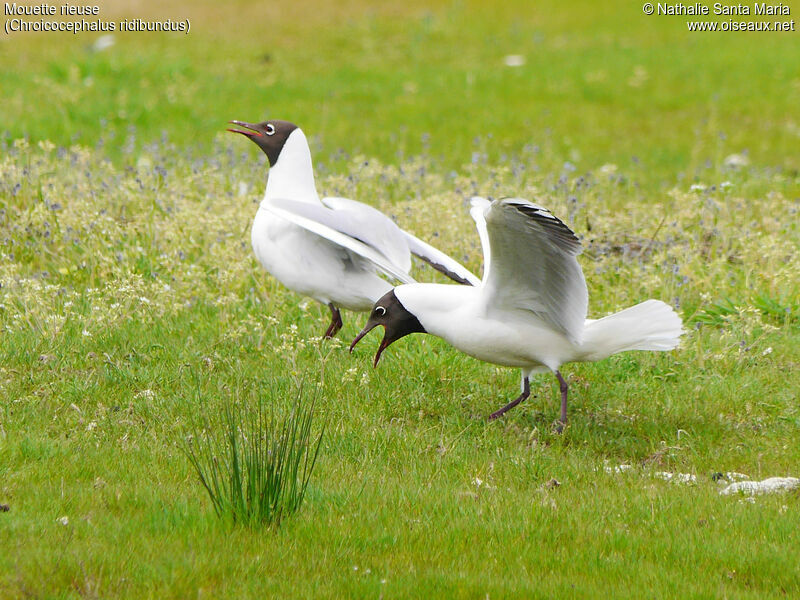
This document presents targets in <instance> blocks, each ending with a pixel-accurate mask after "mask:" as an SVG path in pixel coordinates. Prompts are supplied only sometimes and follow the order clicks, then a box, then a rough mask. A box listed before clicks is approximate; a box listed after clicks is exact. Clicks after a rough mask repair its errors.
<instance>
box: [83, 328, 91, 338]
mask: <svg viewBox="0 0 800 600" xmlns="http://www.w3.org/2000/svg"><path fill="white" fill-rule="evenodd" d="M82 334H83V337H92V334H91V333H89V330H88V329H84V330H83V331H82Z"/></svg>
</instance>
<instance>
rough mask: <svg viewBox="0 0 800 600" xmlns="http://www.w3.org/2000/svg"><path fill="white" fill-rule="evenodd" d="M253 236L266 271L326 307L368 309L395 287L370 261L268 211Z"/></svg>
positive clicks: (255, 225)
mask: <svg viewBox="0 0 800 600" xmlns="http://www.w3.org/2000/svg"><path fill="white" fill-rule="evenodd" d="M251 237H252V242H253V252H254V253H255V255H256V258H258V261H259V262H260V263H261V265H262V266H263V267H264V268H265V269H266V270H267V271H269V272H270V273H271V274H272V275H273V276H274V277H275V278H276V279H277V280H278V281H280V282H281V283H282V284H283V285H285V286H286V287H287V288H289V289H291V290H293V291H295V292H297V293H299V294H302V295H304V296H310V297H311V298H314V299H315V300H317V301H319V302H321V303H323V304H328V303H330V302H332V303H333V304H335V305H336V306H338V307H341V308H346V309H348V310H355V311H366V310H370V309H371V308H372V305H373V303H374V302H375V300H377V299H378V298H380V297H381V296H382V295H383V294H385V293H386V292H387V291H388V290H390V289H391V287H392V286H391V285H390V284H389V283H388V282H387V281H386V280H384V279H382V278H381V277H379V276H378V275H377V274H376V273H375V269H374V268H373V266H372V265H371V264H370V263H369V262H368V261H367V260H365V259H363V258H361V257H358V256H356V255H354V254H353V253H351V252H349V251H347V250H345V249H344V248H342V247H341V246H339V245H337V244H334V243H333V242H330V241H328V240H326V239H323V238H321V237H320V236H318V235H316V234H314V233H311V232H310V231H307V230H305V229H303V228H302V227H299V226H297V225H294V224H293V223H290V222H288V221H286V220H285V219H282V218H280V217H278V216H275V215H273V214H272V213H270V212H268V211H266V210H264V209H259V211H258V212H257V213H256V217H255V219H254V220H253V229H252V236H251Z"/></svg>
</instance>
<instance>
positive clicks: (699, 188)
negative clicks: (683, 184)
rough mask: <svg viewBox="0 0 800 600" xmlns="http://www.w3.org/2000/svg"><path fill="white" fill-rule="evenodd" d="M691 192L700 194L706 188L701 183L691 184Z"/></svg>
mask: <svg viewBox="0 0 800 600" xmlns="http://www.w3.org/2000/svg"><path fill="white" fill-rule="evenodd" d="M689 189H690V190H691V191H692V192H702V191H704V190H705V189H706V186H705V185H703V184H702V183H693V184H692V187H690V188H689Z"/></svg>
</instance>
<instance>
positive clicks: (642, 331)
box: [581, 300, 683, 361]
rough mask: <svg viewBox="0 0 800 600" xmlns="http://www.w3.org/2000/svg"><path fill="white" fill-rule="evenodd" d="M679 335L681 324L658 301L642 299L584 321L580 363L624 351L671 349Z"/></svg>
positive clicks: (670, 309) (665, 306)
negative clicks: (628, 305)
mask: <svg viewBox="0 0 800 600" xmlns="http://www.w3.org/2000/svg"><path fill="white" fill-rule="evenodd" d="M682 334H683V323H682V322H681V318H680V317H679V316H678V315H677V313H676V312H675V311H674V310H672V308H671V307H670V306H669V305H667V304H664V303H663V302H661V301H660V300H646V301H644V302H642V303H641V304H637V305H636V306H631V307H630V308H626V309H625V310H621V311H619V312H618V313H614V314H613V315H609V316H607V317H603V318H602V319H598V320H597V321H587V322H586V326H585V328H584V330H583V341H582V343H581V349H582V350H583V351H584V352H585V355H584V358H583V360H588V361H595V360H602V359H604V358H606V357H608V356H611V355H612V354H616V353H618V352H625V351H626V350H657V351H659V350H660V351H666V350H672V349H673V348H675V346H677V345H678V343H679V341H680V336H681V335H682Z"/></svg>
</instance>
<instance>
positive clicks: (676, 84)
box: [0, 0, 800, 599]
mask: <svg viewBox="0 0 800 600" xmlns="http://www.w3.org/2000/svg"><path fill="white" fill-rule="evenodd" d="M101 17H102V18H104V19H114V20H118V19H121V18H132V17H136V18H142V19H146V20H155V19H163V18H172V19H183V18H188V19H190V20H191V23H192V31H191V33H190V34H189V35H180V34H140V33H137V34H116V35H115V38H114V39H115V43H114V44H113V45H112V46H111V47H109V48H107V49H105V50H103V51H94V50H92V47H93V45H94V44H95V42H96V41H97V39H98V36H96V35H92V34H83V35H79V36H70V35H64V36H58V35H47V34H41V35H14V36H0V74H2V85H1V86H0V243H2V246H0V336H2V337H0V504H4V505H8V506H9V507H10V509H9V512H7V513H3V516H0V520H2V524H3V526H2V527H0V548H3V549H4V552H2V553H0V597H2V598H3V599H5V598H30V597H42V598H48V597H53V598H98V597H104V598H105V597H128V598H144V597H158V598H181V599H183V598H187V597H199V596H201V595H202V596H204V597H220V598H225V597H269V596H270V594H271V595H272V597H297V596H301V597H332V598H342V597H396V598H414V597H418V598H437V597H441V598H450V597H453V598H455V597H463V598H476V597H486V596H490V597H492V598H496V597H513V596H515V597H525V598H531V597H549V598H552V597H563V596H564V595H566V594H570V593H571V594H572V595H573V596H576V597H596V596H597V595H599V593H602V592H601V591H600V590H602V591H603V592H605V590H614V593H613V596H614V597H631V598H639V597H641V596H642V590H647V594H649V595H650V596H652V597H663V598H673V597H676V596H678V597H730V598H745V597H750V598H764V597H768V596H769V595H770V594H772V595H774V596H776V597H791V596H792V595H793V594H794V596H797V595H798V590H800V579H799V578H798V574H797V570H796V568H795V567H793V565H796V564H797V562H798V552H800V550H799V549H798V545H797V543H796V532H797V518H796V515H797V510H796V508H797V505H798V500H800V496H798V494H797V493H794V494H790V495H781V496H773V497H766V498H759V499H758V500H757V501H756V502H755V503H752V504H751V503H750V502H746V501H745V499H743V498H731V497H726V496H720V495H719V492H718V490H719V489H721V487H720V486H719V485H718V484H717V483H715V482H714V480H712V478H711V475H712V474H713V473H716V472H726V471H741V472H744V473H746V474H747V475H749V476H751V477H753V478H764V477H768V476H773V475H795V476H796V475H797V472H796V471H794V470H793V469H796V466H797V465H798V464H800V457H799V456H798V453H799V452H800V443H799V442H798V438H800V408H799V406H800V405H799V404H798V402H797V390H798V387H799V386H798V383H797V380H798V375H797V372H798V370H797V364H798V362H800V360H799V359H798V352H799V350H798V349H799V348H800V344H798V327H797V314H798V313H797V309H798V308H797V298H798V281H800V278H798V275H797V274H798V258H797V256H798V254H797V251H796V249H797V247H798V243H797V240H798V223H797V219H796V215H797V198H798V197H799V196H800V193H799V192H798V190H799V189H800V187H799V186H800V179H799V178H798V173H797V170H798V167H799V166H800V165H799V163H800V157H799V156H798V152H797V144H798V135H799V134H800V114H798V106H800V103H798V99H800V98H798V95H800V73H798V70H797V65H798V64H800V60H798V59H800V47H798V44H797V37H796V35H797V34H796V33H792V32H788V33H781V34H763V33H762V34H743V33H736V34H725V33H720V34H690V33H688V32H687V30H686V25H685V21H686V19H685V18H682V17H646V16H645V15H643V14H642V13H641V4H640V3H638V2H610V3H609V2H607V3H594V2H572V3H569V4H567V3H563V2H562V3H557V2H552V1H546V2H537V3H535V5H530V4H529V3H525V2H521V1H518V0H514V1H511V2H506V3H502V4H497V5H496V6H491V7H487V6H484V5H483V4H481V3H478V2H450V3H438V4H437V3H425V4H423V3H422V2H418V1H415V0H412V1H411V2H405V3H380V4H376V3H369V4H368V3H366V2H363V1H361V0H352V1H349V2H339V3H336V4H335V5H334V4H333V3H328V2H322V1H316V0H315V1H313V2H294V3H290V2H270V3H265V2H233V3H225V4H223V3H218V2H211V1H198V2H192V3H189V2H172V1H165V2H161V3H155V2H138V3H128V2H126V3H123V2H117V1H115V2H105V3H103V5H102V14H101ZM509 55H517V56H520V57H522V59H521V60H520V59H515V61H511V62H512V63H513V62H517V63H519V62H523V63H524V64H522V65H520V66H516V67H513V66H507V65H506V58H505V57H507V56H509ZM265 117H280V118H286V119H291V120H293V121H295V122H297V123H299V124H300V125H301V126H302V127H303V128H304V129H305V131H306V133H308V134H309V135H310V136H311V142H312V152H313V154H314V160H315V167H316V169H317V173H318V179H317V181H318V184H319V187H320V190H321V191H324V192H327V193H333V194H342V195H346V196H348V197H354V198H356V199H359V200H363V201H366V202H369V203H371V204H373V205H375V206H377V207H379V208H380V209H382V210H384V211H386V212H387V213H389V214H392V215H393V216H394V217H396V218H397V219H398V222H399V223H400V224H401V225H402V226H403V227H406V228H408V229H410V230H411V231H414V232H415V233H416V234H418V235H420V236H421V237H423V238H425V239H428V240H432V241H433V242H434V243H435V244H436V245H438V246H439V247H441V248H442V249H444V250H446V251H448V252H450V253H452V254H453V255H454V256H456V257H458V258H463V260H464V261H465V262H466V263H467V264H468V265H469V266H470V268H472V269H474V270H475V271H478V270H479V269H480V251H479V248H478V240H477V235H476V234H475V230H474V227H473V225H472V223H471V222H470V219H469V216H468V213H467V211H466V208H465V206H464V205H463V201H464V199H465V198H466V197H468V196H469V195H470V194H472V193H480V194H485V195H493V196H497V195H502V194H519V195H522V196H525V197H530V198H535V199H537V200H539V201H541V202H542V203H544V204H545V205H546V206H548V207H550V208H552V209H553V211H554V212H555V214H557V215H559V216H560V217H562V218H564V219H565V220H566V221H567V222H568V223H570V225H571V226H573V227H574V229H575V231H576V232H577V233H578V234H579V235H580V236H581V237H582V239H583V240H584V244H585V248H586V251H585V252H584V254H583V256H582V257H581V264H582V265H583V266H584V269H585V272H586V276H587V279H588V280H589V282H588V283H589V289H590V298H591V300H590V306H591V308H590V314H591V316H599V315H602V314H604V313H606V312H608V311H611V310H616V309H619V308H622V307H624V306H627V305H630V304H633V303H634V302H636V301H639V300H643V299H645V298H648V297H657V298H661V299H663V300H665V301H668V302H671V303H673V304H674V305H675V306H677V307H678V309H679V311H680V312H681V314H682V316H683V318H684V320H685V322H686V323H687V326H688V329H689V330H690V331H689V332H687V335H686V336H685V337H684V339H683V343H682V346H681V348H680V349H679V350H677V351H676V352H674V353H668V354H666V353H665V354H656V353H652V354H645V353H636V354H633V353H631V354H625V355H621V356H617V357H613V358H612V359H609V360H607V361H604V362H602V363H598V364H591V365H589V364H587V365H570V366H569V367H568V368H567V370H568V372H569V373H568V376H569V379H570V382H571V389H572V390H573V394H574V395H573V399H572V401H571V406H570V419H571V425H570V427H569V428H568V430H567V432H566V433H565V434H564V435H557V434H555V433H553V431H552V429H551V428H550V424H551V423H552V420H553V419H554V418H555V415H556V410H557V393H558V392H557V390H556V388H555V386H554V382H553V379H552V378H544V377H542V378H538V379H537V380H536V382H535V384H534V385H535V392H534V393H535V396H536V397H533V398H531V399H530V400H529V401H528V402H526V404H525V405H523V406H522V407H520V408H518V409H515V411H514V412H513V413H510V414H509V418H508V419H505V420H504V421H503V422H502V423H493V424H488V423H487V422H486V421H485V420H484V418H485V416H486V414H487V413H488V412H489V411H490V410H492V409H494V408H497V407H498V406H499V405H501V404H502V403H504V402H506V401H507V400H508V399H509V398H508V396H509V394H513V393H514V392H515V390H516V386H517V385H518V375H517V373H516V372H514V371H513V370H511V369H500V368H495V367H493V366H491V365H487V364H484V363H481V362H479V361H475V360H473V359H470V358H468V357H466V356H465V355H463V354H460V353H458V352H456V351H455V350H453V349H452V348H449V347H448V346H447V345H446V344H444V343H443V342H441V341H439V340H436V339H434V338H432V337H430V336H415V337H414V338H413V339H412V338H410V339H408V340H407V341H404V343H403V344H398V345H396V346H393V347H392V352H391V353H390V354H388V355H387V357H386V358H385V359H383V362H382V364H381V365H380V368H379V369H377V370H373V369H372V367H371V362H370V361H371V355H372V351H374V348H375V345H377V340H375V339H373V340H372V341H371V345H370V344H369V343H368V344H367V346H366V347H363V348H359V349H357V351H356V352H355V353H354V354H353V355H350V354H348V353H347V352H346V351H345V347H344V343H346V341H347V340H349V339H352V336H353V335H355V332H356V331H357V330H358V329H360V326H361V324H362V323H363V316H357V315H353V314H349V313H348V314H346V315H345V330H344V331H343V332H342V334H340V335H341V340H337V341H335V342H332V343H330V344H325V345H323V346H319V345H318V344H317V343H316V341H315V340H314V337H313V336H315V335H319V333H320V331H321V327H322V326H324V324H325V322H326V319H327V315H326V311H325V309H324V308H322V307H320V306H318V305H317V304H315V303H305V302H301V300H300V298H299V297H298V296H297V295H296V294H293V293H291V292H288V291H287V290H285V289H283V288H282V287H281V286H280V285H279V284H277V282H276V281H275V280H274V279H273V278H271V277H269V276H267V275H266V274H265V273H264V272H263V270H262V269H261V268H260V267H259V265H258V264H257V263H256V260H255V258H254V257H253V255H252V252H251V250H250V248H249V241H248V231H249V226H250V221H251V219H252V214H253V213H254V212H255V207H256V204H257V202H258V200H259V197H260V192H261V190H262V189H263V187H262V186H263V184H264V179H265V170H266V165H265V159H264V157H263V156H262V155H261V153H259V152H258V151H257V150H256V148H255V147H254V146H253V145H252V144H250V143H249V142H247V141H246V140H243V139H241V138H240V137H234V136H231V135H228V134H226V133H224V128H225V126H226V121H227V120H229V119H231V118H239V119H247V120H257V119H261V118H265ZM21 136H28V137H29V138H30V141H31V142H32V143H30V144H28V143H25V142H24V141H20V140H17V141H16V142H11V141H10V139H15V138H19V137H21ZM45 139H47V140H52V141H53V142H54V143H55V144H56V145H58V146H71V147H70V148H69V149H67V150H65V151H62V150H61V149H60V148H59V149H56V148H54V147H53V146H52V145H51V144H46V143H41V144H38V143H36V142H41V141H42V140H45ZM75 144H80V145H84V146H87V147H88V150H87V149H83V148H79V147H76V146H75ZM359 154H360V155H362V156H361V157H360V158H357V155H359ZM731 156H733V157H735V159H733V160H732V162H733V163H735V164H736V165H739V166H738V167H737V166H734V165H731V166H726V159H728V158H729V157H731ZM107 159H111V160H110V161H109V160H107ZM727 162H728V163H730V162H731V160H728V161H727ZM748 162H749V163H750V164H749V165H747V164H746V163H748ZM615 165H616V166H615ZM695 183H696V184H697V185H693V184H695ZM429 277H431V275H430V273H429V272H428V271H425V272H424V274H423V273H422V272H420V278H421V279H422V278H425V279H427V278H429ZM322 351H324V352H329V357H328V363H327V367H325V368H326V369H327V370H326V371H325V372H326V373H327V376H326V378H325V380H324V382H322V384H321V389H322V392H323V393H322V396H321V400H320V410H321V412H322V414H323V416H324V417H325V418H327V419H328V421H327V422H328V423H329V426H328V427H327V429H326V436H325V438H324V441H323V447H322V451H321V458H320V463H319V467H318V470H317V471H316V472H315V476H314V478H313V479H312V483H311V486H310V488H309V497H308V498H307V503H306V506H305V508H304V510H303V511H301V512H300V513H299V515H297V518H296V519H291V520H288V521H287V522H286V525H285V526H284V528H282V529H281V530H280V531H278V532H275V533H274V535H271V534H269V535H268V534H265V532H264V531H262V530H243V529H234V530H231V528H229V527H227V526H225V525H224V524H223V523H220V522H217V520H216V518H215V517H214V514H213V510H212V508H211V506H210V505H209V504H208V499H207V498H206V496H205V492H204V491H203V490H202V488H201V486H200V485H199V484H198V482H197V481H196V478H195V476H194V474H193V473H192V472H191V469H190V466H189V465H188V463H187V461H186V460H185V457H183V456H182V455H181V454H180V452H179V450H178V448H177V445H176V444H177V442H178V441H179V440H180V439H181V436H182V435H183V433H184V432H185V431H184V428H185V423H187V422H191V417H193V416H194V415H196V414H197V413H198V412H200V413H202V411H207V410H209V409H216V408H219V407H221V406H224V405H225V404H226V403H227V402H230V401H232V400H235V399H236V398H237V397H238V396H239V395H240V394H241V395H245V394H246V393H249V390H251V389H252V388H253V387H254V386H257V385H258V384H259V382H260V381H261V380H262V379H263V378H265V377H268V376H269V377H271V376H273V375H275V376H278V377H281V378H282V384H283V385H288V384H289V383H291V382H292V381H293V379H294V378H301V377H303V376H305V377H307V378H308V379H307V381H309V383H310V382H312V381H314V380H315V379H316V377H319V376H320V374H321V360H320V352H322ZM193 373H197V374H200V375H199V378H200V380H201V381H202V389H201V390H200V391H201V392H202V394H201V395H202V397H203V401H202V402H200V401H197V400H195V395H194V392H193V389H192V386H191V381H192V377H191V375H192V374H193ZM272 396H273V397H272V398H270V399H271V400H275V401H276V402H281V401H282V398H281V393H280V392H273V393H272ZM622 464H629V465H632V470H631V472H630V473H627V474H622V473H618V472H617V471H616V470H615V468H614V467H615V466H616V465H622ZM661 469H665V470H667V469H668V470H669V471H670V472H683V473H691V474H696V475H697V483H696V485H694V486H687V487H684V486H677V485H675V484H674V483H668V482H666V481H660V480H659V479H658V478H657V477H653V475H654V474H655V473H656V472H657V471H656V470H661ZM554 481H555V483H553V482H554ZM559 484H560V485H559ZM65 519H66V520H65ZM154 549H155V550H154Z"/></svg>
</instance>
